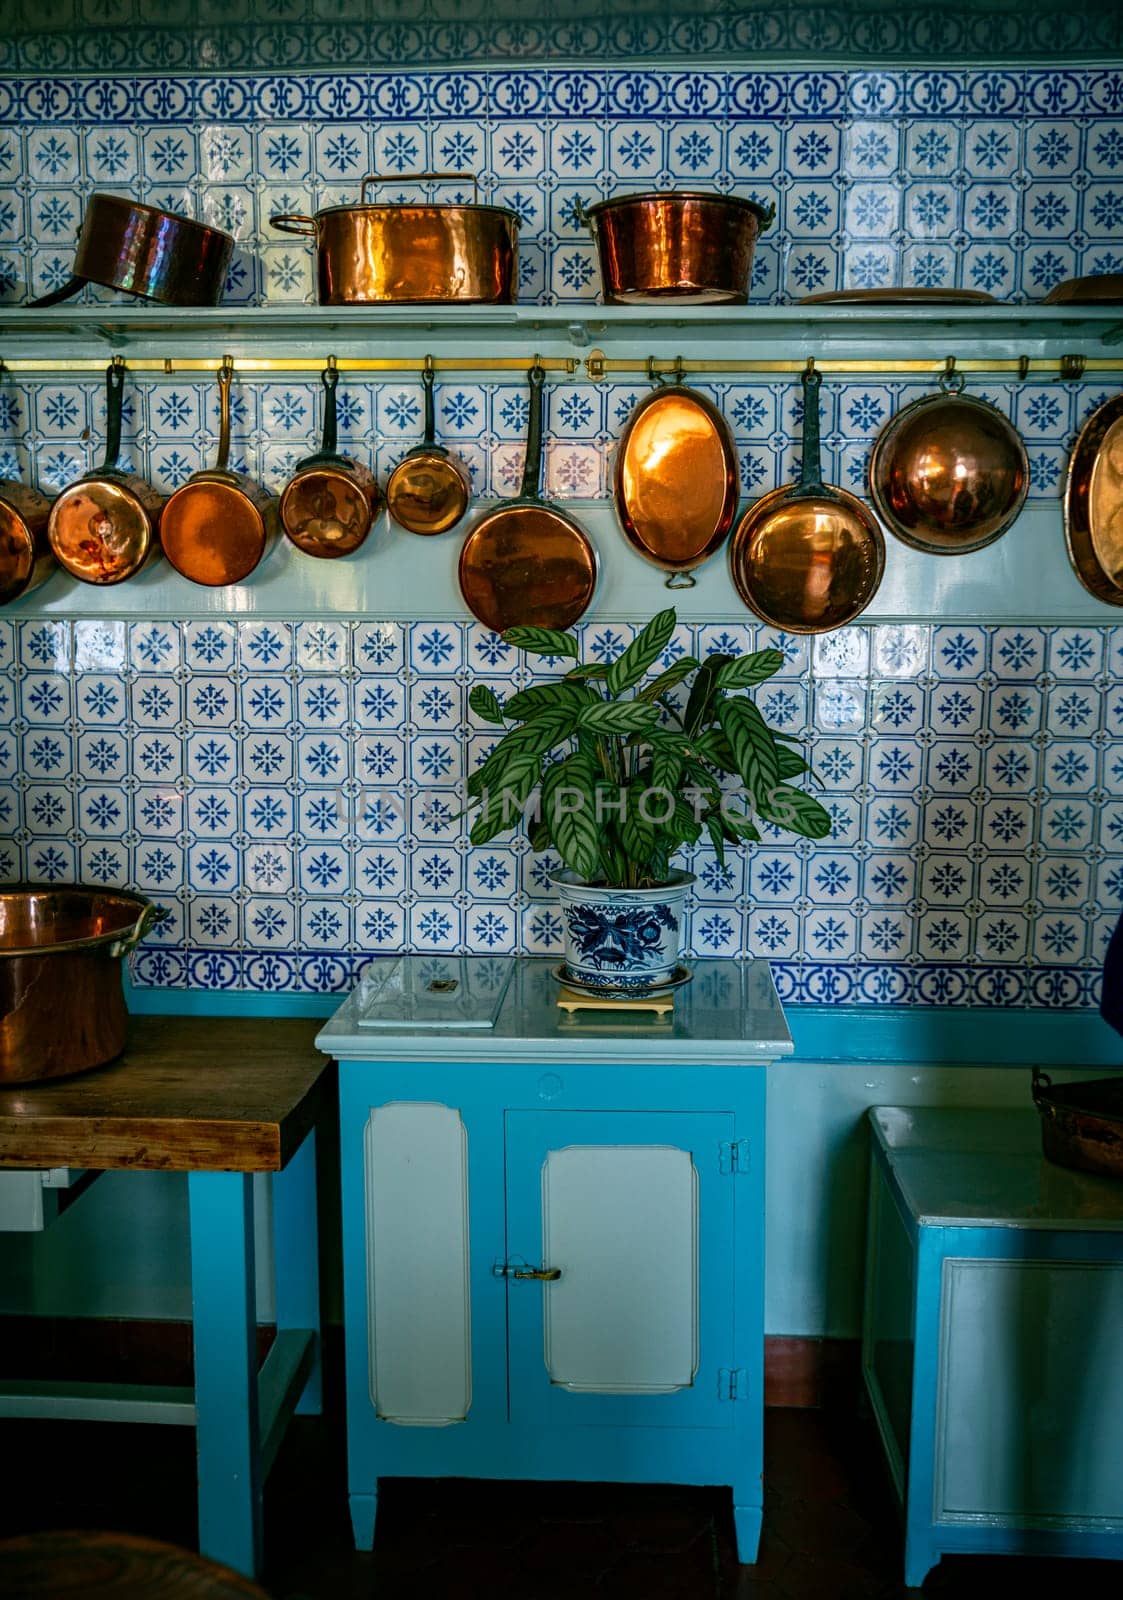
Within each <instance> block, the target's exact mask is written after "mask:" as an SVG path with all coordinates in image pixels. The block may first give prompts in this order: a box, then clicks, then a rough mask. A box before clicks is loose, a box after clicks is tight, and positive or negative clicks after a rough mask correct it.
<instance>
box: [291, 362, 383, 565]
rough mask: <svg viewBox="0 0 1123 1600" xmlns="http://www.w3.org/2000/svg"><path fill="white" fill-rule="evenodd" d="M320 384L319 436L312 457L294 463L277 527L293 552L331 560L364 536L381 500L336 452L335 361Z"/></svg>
mask: <svg viewBox="0 0 1123 1600" xmlns="http://www.w3.org/2000/svg"><path fill="white" fill-rule="evenodd" d="M320 382H321V383H322V384H323V386H324V433H323V439H322V441H321V444H320V448H319V449H318V450H317V451H316V453H315V455H311V456H305V458H304V460H303V461H298V462H297V464H296V466H295V468H294V469H293V475H292V477H291V478H290V479H289V481H288V483H286V485H285V488H284V492H283V493H282V495H281V506H280V518H281V527H282V528H283V529H284V530H285V534H286V535H287V537H288V538H289V539H291V540H292V542H293V544H294V545H296V547H297V549H298V550H303V551H304V552H305V554H306V555H310V556H319V557H320V558H321V559H325V560H332V559H334V558H335V557H336V556H349V555H350V554H351V552H352V551H353V550H357V549H358V548H359V546H360V545H361V544H362V542H363V540H364V539H365V538H366V536H367V534H368V533H369V532H370V527H371V523H372V522H373V521H374V519H375V517H376V516H377V514H378V506H379V502H380V499H381V496H380V495H379V493H378V480H377V478H376V477H375V476H374V473H373V472H372V471H371V470H370V468H369V467H364V466H363V465H362V464H361V463H360V462H358V461H352V460H351V458H350V457H349V456H341V455H340V454H339V453H338V451H337V450H336V443H337V420H336V411H335V391H336V388H337V387H338V385H339V370H338V368H337V366H336V364H335V357H334V356H329V357H328V364H327V366H326V367H325V368H324V370H323V372H322V373H321V375H320Z"/></svg>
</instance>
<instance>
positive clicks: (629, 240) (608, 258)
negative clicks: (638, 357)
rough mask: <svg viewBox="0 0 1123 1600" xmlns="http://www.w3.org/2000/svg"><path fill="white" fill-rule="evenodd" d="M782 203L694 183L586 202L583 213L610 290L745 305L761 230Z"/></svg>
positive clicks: (636, 298) (630, 296)
mask: <svg viewBox="0 0 1123 1600" xmlns="http://www.w3.org/2000/svg"><path fill="white" fill-rule="evenodd" d="M775 215H776V207H775V206H769V207H768V209H767V210H766V209H765V207H764V206H760V205H757V203H756V201H755V200H742V199H741V198H740V196H739V195H732V194H718V193H716V192H715V193H712V194H711V193H706V192H704V191H703V192H698V191H694V190H689V189H679V190H667V191H665V192H655V193H651V194H622V195H618V196H616V197H615V198H614V199H611V200H599V201H598V202H597V204H596V205H595V206H589V208H588V209H587V210H586V209H585V207H584V206H582V205H581V203H580V201H578V203H577V218H578V221H580V222H584V223H585V225H586V226H587V227H588V229H589V231H590V233H591V234H592V235H593V238H594V240H595V241H596V246H597V253H598V255H599V256H600V270H601V281H602V283H603V285H604V298H605V299H606V300H607V301H608V302H609V304H616V305H635V304H641V305H642V304H644V303H645V302H649V301H656V302H657V301H660V300H677V301H678V303H679V304H680V305H687V306H703V305H717V304H722V303H724V304H726V305H744V304H745V302H746V300H748V298H749V285H750V283H751V281H752V271H753V252H754V250H755V249H756V241H757V236H758V235H759V234H760V233H761V232H763V230H764V229H765V228H767V227H768V226H769V225H770V224H771V222H772V219H773V217H774V216H775Z"/></svg>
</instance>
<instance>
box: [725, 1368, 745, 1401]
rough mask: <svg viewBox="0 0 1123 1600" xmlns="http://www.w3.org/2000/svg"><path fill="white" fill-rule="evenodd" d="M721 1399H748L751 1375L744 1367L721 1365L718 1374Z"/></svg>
mask: <svg viewBox="0 0 1123 1600" xmlns="http://www.w3.org/2000/svg"><path fill="white" fill-rule="evenodd" d="M717 1397H718V1399H719V1400H747V1399H748V1398H749V1375H748V1373H747V1372H746V1371H745V1370H744V1368H743V1367H719V1368H718V1375H717Z"/></svg>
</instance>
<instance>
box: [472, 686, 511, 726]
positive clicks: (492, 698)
mask: <svg viewBox="0 0 1123 1600" xmlns="http://www.w3.org/2000/svg"><path fill="white" fill-rule="evenodd" d="M468 704H469V705H470V706H471V708H472V710H473V711H474V712H475V713H476V715H477V717H479V718H480V719H481V720H482V721H484V722H500V723H501V722H502V721H503V707H502V705H501V704H500V703H499V696H498V695H497V694H496V692H495V690H494V689H490V688H489V687H488V685H487V684H486V683H477V684H476V685H475V687H474V688H473V689H472V691H471V693H470V694H469V695H468Z"/></svg>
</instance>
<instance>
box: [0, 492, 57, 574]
mask: <svg viewBox="0 0 1123 1600" xmlns="http://www.w3.org/2000/svg"><path fill="white" fill-rule="evenodd" d="M50 515H51V502H50V501H49V500H48V499H47V497H46V495H45V494H40V493H39V490H38V489H33V488H32V487H31V485H30V484H27V483H19V482H18V481H16V480H15V479H12V478H2V479H0V606H7V605H11V603H12V601H13V600H18V599H19V598H20V596H21V595H24V594H30V593H31V591H32V589H37V588H38V587H39V585H40V584H41V583H44V582H45V581H46V580H47V578H49V577H50V575H51V573H52V572H53V571H54V570H55V565H56V563H55V554H54V551H53V550H52V549H51V544H50V540H49V539H48V538H47V521H48V519H49V517H50Z"/></svg>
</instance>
